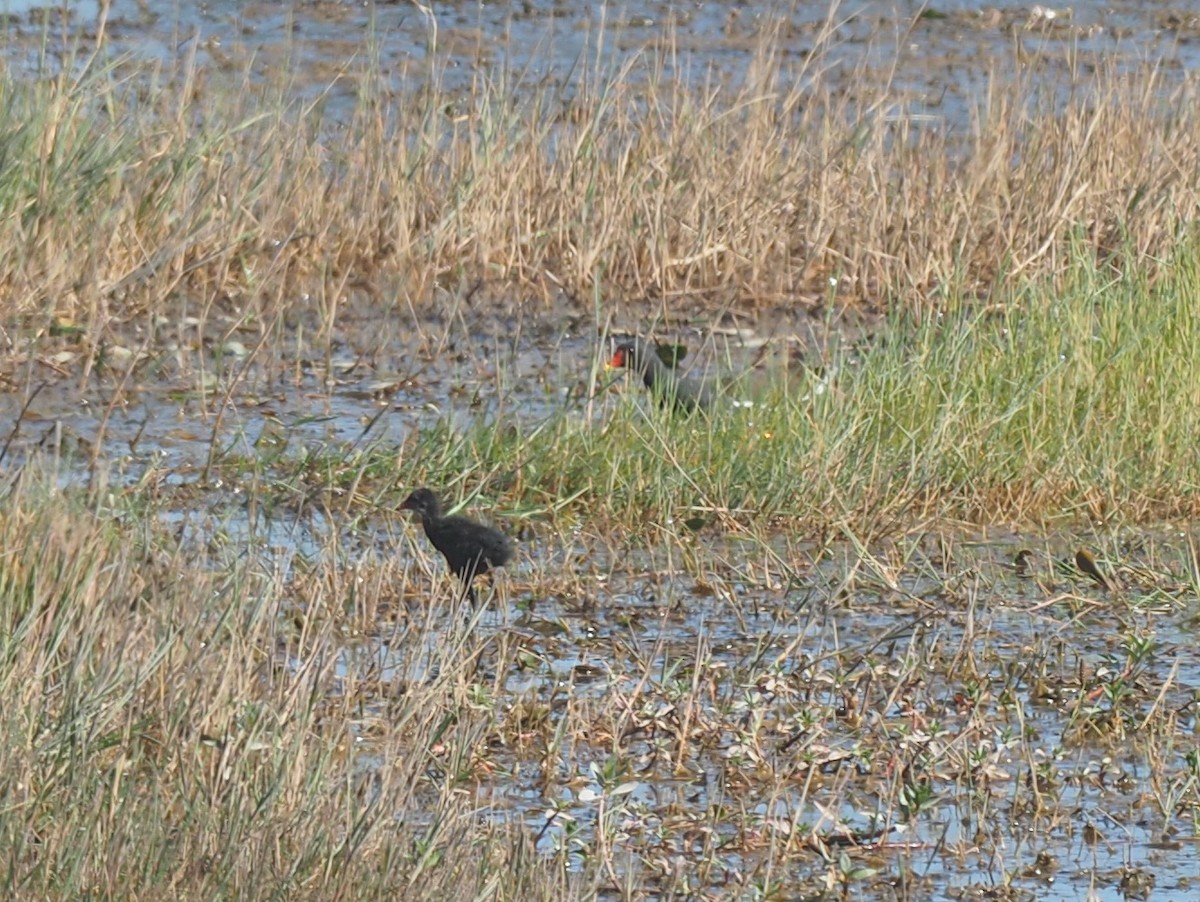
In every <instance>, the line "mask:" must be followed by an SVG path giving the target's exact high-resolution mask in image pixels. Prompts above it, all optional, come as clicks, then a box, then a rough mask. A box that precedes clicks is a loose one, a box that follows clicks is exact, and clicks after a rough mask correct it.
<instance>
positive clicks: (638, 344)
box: [608, 338, 713, 413]
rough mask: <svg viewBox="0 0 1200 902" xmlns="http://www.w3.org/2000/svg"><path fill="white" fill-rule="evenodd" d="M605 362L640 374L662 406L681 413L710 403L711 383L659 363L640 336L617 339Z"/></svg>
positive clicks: (711, 394)
mask: <svg viewBox="0 0 1200 902" xmlns="http://www.w3.org/2000/svg"><path fill="white" fill-rule="evenodd" d="M608 365H609V366H611V367H617V368H619V367H624V368H625V369H630V370H633V371H634V372H635V373H637V374H638V375H639V376H641V377H642V382H643V383H644V384H645V386H646V388H648V389H649V390H650V394H651V395H652V396H653V397H654V399H655V400H656V401H658V403H659V404H661V405H662V406H663V407H667V408H672V409H674V410H678V411H681V412H684V413H690V412H692V411H693V410H696V409H697V408H699V409H700V410H708V409H709V408H710V407H712V403H713V389H712V386H711V385H708V384H706V383H705V382H702V381H701V380H699V379H696V378H695V377H692V376H684V375H681V374H679V373H677V372H676V371H675V370H674V369H672V368H671V367H669V366H667V365H666V364H665V363H663V361H662V360H661V359H659V356H658V354H657V353H655V351H654V349H653V348H652V347H651V346H650V345H648V344H647V343H646V342H644V341H642V340H641V339H640V338H626V339H623V340H622V341H620V342H618V344H617V346H616V347H615V348H614V349H613V355H612V359H611V360H609V362H608Z"/></svg>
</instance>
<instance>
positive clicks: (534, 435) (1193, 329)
mask: <svg viewBox="0 0 1200 902" xmlns="http://www.w3.org/2000/svg"><path fill="white" fill-rule="evenodd" d="M1194 261H1195V257H1194V255H1193V253H1192V252H1191V250H1190V249H1188V248H1186V247H1185V248H1181V249H1180V251H1179V253H1178V254H1177V256H1176V258H1175V260H1174V262H1173V263H1172V264H1171V265H1170V266H1169V267H1168V268H1167V271H1168V272H1169V273H1170V275H1166V276H1163V277H1161V278H1157V279H1154V280H1151V279H1149V278H1147V276H1146V274H1145V273H1139V272H1131V273H1129V274H1128V275H1124V276H1115V277H1114V276H1111V275H1110V274H1109V272H1108V271H1107V270H1102V269H1098V268H1096V267H1094V266H1091V265H1089V263H1088V261H1087V259H1086V257H1083V256H1081V258H1080V259H1079V260H1077V265H1076V266H1075V268H1074V269H1073V270H1072V271H1073V272H1074V274H1075V275H1074V278H1073V280H1072V281H1071V282H1070V283H1069V284H1060V283H1059V282H1058V281H1057V280H1049V279H1045V280H1030V281H1027V282H1024V283H1022V284H1021V285H1019V286H1017V287H1015V288H1014V289H1013V290H1011V291H1006V292H1005V293H1004V294H1003V296H1002V297H997V298H996V299H995V300H994V302H993V303H992V304H990V305H988V306H986V307H979V306H974V305H964V306H961V307H959V308H957V311H956V312H951V313H946V314H936V313H917V314H912V313H909V312H898V313H897V314H896V315H894V316H892V317H891V318H890V319H889V320H888V322H887V323H886V324H885V325H884V326H883V328H881V329H880V331H879V332H878V333H877V334H876V335H875V336H873V338H872V340H871V341H870V342H869V343H867V344H865V345H864V346H862V347H860V348H858V349H856V350H854V351H841V352H838V353H837V354H836V355H835V357H834V359H831V360H830V361H829V366H828V367H827V369H826V371H825V372H826V373H828V375H816V374H814V373H811V372H808V371H801V372H797V371H795V369H794V368H789V367H788V366H787V365H782V366H777V367H775V368H773V369H772V370H771V371H770V372H769V373H768V377H767V379H766V380H765V383H766V385H765V387H764V388H762V389H761V394H760V396H759V397H757V399H756V401H757V403H756V405H755V406H754V407H752V408H749V409H746V408H742V407H737V406H734V405H732V404H720V403H718V405H717V406H716V408H715V409H714V411H712V413H711V414H710V415H707V416H705V415H704V414H699V415H696V416H691V417H687V416H678V415H672V414H671V413H670V412H667V411H663V410H660V409H659V408H658V407H656V406H654V405H653V403H652V402H651V401H650V399H649V398H648V397H646V396H644V395H643V393H642V391H641V386H640V385H635V384H630V385H628V386H626V388H627V389H628V393H627V394H626V395H621V396H615V397H614V399H613V400H611V401H610V400H609V396H606V397H605V399H604V401H603V404H602V408H601V413H600V417H599V419H598V420H595V421H591V420H588V419H587V418H585V417H581V416H580V415H579V414H578V413H577V412H573V411H571V410H568V411H567V412H565V413H563V414H561V415H559V416H556V417H552V418H550V419H549V420H545V421H541V422H538V423H537V424H536V425H534V426H528V425H525V426H523V425H522V424H521V422H520V421H519V420H511V419H505V420H503V421H501V423H500V424H499V425H497V424H492V423H489V424H487V425H481V426H479V427H476V428H475V430H474V431H471V430H468V431H466V432H462V431H456V430H454V429H451V428H450V427H449V426H448V425H447V424H446V423H442V424H441V426H439V428H438V430H437V431H436V432H435V433H428V434H426V435H425V436H424V438H422V439H421V440H420V442H419V443H418V444H415V445H410V446H407V447H405V448H403V449H401V452H400V455H399V457H398V458H397V459H396V460H397V461H398V462H399V463H400V464H401V465H402V466H403V467H404V469H405V471H406V476H408V475H409V474H412V473H413V471H414V469H415V470H416V472H417V474H418V475H416V476H413V477H412V478H413V479H415V480H416V481H418V482H424V481H429V482H432V483H434V484H449V483H453V482H455V481H457V480H458V479H460V478H464V477H465V476H466V474H471V476H470V478H469V479H468V482H469V483H471V484H472V485H474V484H477V483H483V484H486V485H487V486H488V487H489V491H492V492H496V493H501V494H503V493H508V494H511V495H515V496H518V497H521V498H523V499H524V500H525V501H526V502H533V503H534V504H540V505H544V506H551V505H554V504H555V502H556V501H557V500H560V499H572V500H573V502H574V503H575V505H576V506H577V507H578V509H579V510H580V511H581V512H584V511H586V514H587V515H588V516H601V517H607V518H613V519H617V520H620V521H622V522H624V523H627V524H629V525H630V526H632V527H633V528H635V529H636V528H638V527H639V526H649V525H651V524H652V523H657V524H659V525H661V524H663V523H665V522H667V521H669V520H673V519H690V518H692V517H694V516H697V515H699V516H701V517H709V518H711V517H713V516H717V515H728V516H731V517H733V518H735V519H741V520H743V521H745V520H758V521H762V522H769V521H771V520H774V519H776V518H782V519H784V520H787V521H789V522H790V523H792V524H803V525H804V527H805V528H809V529H813V530H815V531H822V530H823V529H824V528H826V527H829V526H837V525H839V524H857V525H858V526H861V525H864V524H870V527H869V530H870V529H885V530H886V529H897V528H901V527H904V526H906V525H911V523H912V520H913V518H914V517H915V518H924V517H949V518H958V519H963V518H965V519H968V520H972V521H982V522H998V521H1004V520H1010V519H1012V520H1020V521H1028V520H1043V519H1055V518H1057V517H1059V516H1090V517H1098V518H1102V519H1103V518H1106V517H1108V516H1114V517H1117V518H1118V519H1127V520H1131V521H1144V520H1148V519H1154V518H1158V517H1164V516H1165V517H1171V516H1182V515H1187V514H1190V513H1192V512H1194V511H1195V509H1196V493H1195V488H1196V486H1197V485H1200V470H1197V463H1196V461H1195V459H1194V455H1189V454H1186V453H1181V451H1180V449H1183V448H1187V447H1189V446H1190V442H1191V438H1192V437H1193V436H1194V435H1196V434H1197V432H1198V430H1200V415H1198V414H1197V410H1200V404H1198V403H1197V402H1198V401H1200V398H1198V397H1197V392H1198V389H1197V385H1200V352H1198V351H1197V348H1198V347H1200V344H1198V343H1197V339H1200V313H1198V312H1197V311H1200V297H1197V295H1196V287H1195V286H1196V284H1197V282H1196V271H1195V262H1194ZM738 390H741V387H735V389H733V391H735V392H736V391H738ZM438 436H441V437H440V438H438ZM856 528H857V527H856Z"/></svg>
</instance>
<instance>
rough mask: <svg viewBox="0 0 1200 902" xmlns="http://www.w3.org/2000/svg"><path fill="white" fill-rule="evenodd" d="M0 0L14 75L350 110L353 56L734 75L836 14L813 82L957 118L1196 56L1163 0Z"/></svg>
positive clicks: (444, 68) (526, 79) (918, 118)
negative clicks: (291, 98)
mask: <svg viewBox="0 0 1200 902" xmlns="http://www.w3.org/2000/svg"><path fill="white" fill-rule="evenodd" d="M5 8H6V9H7V10H8V13H9V15H8V19H7V28H6V34H7V42H8V46H7V48H5V50H4V53H5V55H6V56H7V58H8V59H9V61H10V63H11V64H14V68H13V69H11V70H10V71H16V72H21V71H25V72H27V73H29V74H37V73H39V72H41V71H44V69H45V68H46V67H50V68H51V69H53V68H54V67H55V66H57V65H59V64H60V63H61V61H62V60H64V59H69V58H70V57H71V53H72V50H75V49H79V50H82V51H83V53H84V55H86V53H87V52H89V51H90V49H91V47H90V46H89V42H94V41H95V39H96V37H97V35H98V34H101V33H102V34H103V36H104V40H105V42H106V46H107V47H108V49H109V50H110V51H111V52H112V53H113V54H114V55H119V54H130V55H131V56H132V57H134V58H140V59H146V60H158V61H164V62H166V61H172V60H175V59H177V58H181V57H186V56H188V55H190V54H193V53H194V54H196V58H197V61H198V63H199V64H200V65H201V66H202V67H204V68H207V69H211V70H213V71H217V72H221V71H223V72H227V73H230V74H234V75H237V74H240V72H241V71H242V70H243V68H244V67H246V66H247V65H249V68H250V69H251V71H252V72H254V73H256V74H257V75H258V76H259V77H263V78H265V77H267V76H269V75H271V74H272V73H276V74H277V73H278V72H279V71H280V70H281V68H282V67H285V66H290V67H293V68H294V70H295V71H296V72H298V73H299V75H300V77H299V78H298V79H297V80H296V82H295V83H294V85H293V90H294V91H295V92H297V93H298V94H299V95H301V96H305V97H308V98H315V97H318V96H321V97H324V98H325V99H326V102H327V103H328V104H329V107H330V109H331V110H333V111H337V110H340V111H341V112H342V113H343V114H344V113H347V112H348V111H349V109H350V108H352V107H353V104H354V102H355V99H356V96H357V94H356V92H357V89H358V85H357V80H358V78H357V73H359V72H361V71H362V70H363V69H364V68H365V69H368V70H370V71H371V72H373V73H374V74H375V76H376V77H379V78H381V79H382V80H383V83H384V86H385V89H386V90H388V91H401V92H402V91H408V90H412V89H414V88H416V87H418V86H419V85H421V84H423V83H425V82H427V81H428V79H429V77H430V74H431V70H430V65H431V63H432V64H434V66H435V70H436V73H437V75H436V77H437V78H438V80H439V82H440V83H441V84H442V85H443V87H445V88H447V89H450V90H454V89H458V88H466V87H467V86H468V85H469V84H470V82H471V80H472V79H473V78H476V77H479V76H481V75H482V76H485V77H487V78H488V79H489V80H495V79H497V78H500V77H501V73H507V74H506V75H504V76H503V77H505V78H506V79H508V80H510V81H513V80H516V81H519V82H521V83H524V84H526V85H533V84H536V83H538V82H539V81H542V80H544V79H550V80H552V81H558V82H560V83H565V82H567V81H570V80H573V79H576V78H578V76H579V73H580V72H581V71H582V69H586V70H587V71H589V72H593V73H599V74H602V73H605V72H616V71H617V70H619V69H620V68H621V67H622V66H623V65H624V64H626V63H627V62H628V61H629V60H630V59H631V58H633V57H634V56H635V55H637V54H639V53H641V52H642V51H643V50H644V48H646V47H656V48H659V49H663V50H669V51H670V52H669V54H667V56H666V59H665V65H666V69H665V70H664V71H663V72H662V75H663V76H664V77H665V78H667V79H675V78H678V79H683V80H690V81H693V82H695V83H697V84H699V83H702V82H707V83H717V84H719V83H722V82H733V83H736V82H738V81H740V80H741V79H742V78H743V77H744V75H745V73H746V72H747V70H748V68H749V67H750V66H751V65H752V62H753V59H754V51H755V48H756V46H757V45H758V43H759V41H760V36H761V34H762V33H763V32H764V31H767V30H772V29H778V31H779V33H780V34H781V35H782V36H783V41H782V48H783V53H784V55H785V60H784V63H785V65H793V66H795V65H799V64H800V63H802V62H803V60H804V59H805V57H806V56H807V55H808V54H809V53H810V52H811V51H812V50H813V49H814V47H816V46H817V45H818V43H819V35H820V34H821V32H822V30H823V29H825V28H826V27H829V28H830V29H832V39H831V47H832V52H831V56H830V57H829V58H828V61H829V65H828V67H827V69H826V71H825V74H824V78H825V79H826V80H827V81H828V82H829V83H830V84H831V85H833V86H835V88H836V87H837V86H840V88H841V89H842V90H846V91H849V92H851V93H853V92H854V91H857V90H859V89H861V88H862V87H863V86H864V85H866V86H871V85H872V83H873V82H874V83H875V84H884V83H889V82H890V83H891V84H892V86H893V88H894V89H895V97H896V98H897V110H896V115H897V116H904V117H907V118H908V119H910V121H913V122H916V123H921V124H949V125H950V126H953V127H963V126H968V125H969V124H970V116H971V113H972V110H974V109H975V107H976V104H977V101H978V99H979V97H980V96H981V94H982V92H984V91H986V90H987V88H988V85H989V83H990V81H991V80H992V79H993V78H1001V79H1004V78H1010V77H1013V75H1014V74H1015V73H1017V72H1018V71H1022V70H1023V71H1025V73H1026V74H1031V73H1032V75H1033V78H1032V82H1033V84H1034V85H1037V84H1039V83H1049V82H1052V81H1055V80H1057V79H1059V78H1062V77H1063V76H1069V77H1068V78H1066V83H1067V84H1072V83H1074V84H1083V85H1086V84H1087V81H1088V79H1089V77H1090V75H1091V73H1092V72H1094V71H1095V70H1096V69H1098V68H1102V67H1115V68H1116V69H1117V70H1122V69H1129V68H1132V67H1140V66H1144V65H1155V66H1158V67H1159V68H1160V70H1161V75H1162V77H1163V79H1164V84H1165V85H1166V86H1169V85H1170V84H1171V83H1172V82H1173V81H1175V80H1176V79H1178V78H1180V77H1181V76H1182V74H1183V73H1185V72H1186V71H1188V70H1190V69H1194V68H1195V67H1196V66H1197V65H1198V64H1200V18H1198V16H1197V13H1196V12H1195V10H1194V9H1191V8H1190V6H1189V5H1188V4H1183V3H1179V2H1172V0H1147V2H1138V0H1115V2H1113V0H1107V2H1099V0H1076V2H1073V3H1071V4H1069V5H1067V4H1029V3H1024V2H1017V0H997V2H992V3H987V4H980V3H973V2H967V0H944V2H940V3H932V4H931V3H926V2H920V0H902V2H896V0H891V2H888V0H860V2H855V3H842V4H835V5H834V6H833V7H832V8H831V7H829V6H827V5H825V4H821V3H793V4H775V5H770V4H768V5H766V6H762V7H759V6H747V5H734V6H730V5H728V4H724V3H711V2H700V3H695V2H692V3H670V2H657V3H656V2H641V3H633V2H631V3H622V4H595V5H580V4H571V3H564V2H561V0H526V2H524V3H522V4H520V5H519V6H515V5H512V4H505V3H467V2H459V3H442V4H432V5H431V6H429V7H422V6H420V5H418V4H415V3H373V4H354V3H338V2H333V3H306V2H305V3H302V2H258V3H240V2H234V0H214V2H210V3H205V4H184V3H179V2H157V3H139V2H137V0H115V2H114V3H112V5H111V8H110V12H109V13H108V16H107V18H106V19H105V20H103V28H102V29H101V20H100V19H99V18H98V17H99V15H100V9H101V8H102V6H101V5H100V4H99V3H97V2H92V0H83V2H75V3H71V4H69V5H65V6H64V5H60V4H49V5H47V4H40V3H36V2H9V3H8V4H6V6H5ZM423 10H427V11H429V12H431V13H432V16H431V15H427V14H426V13H425V12H423ZM826 23H829V24H828V26H827V24H826ZM44 32H45V33H46V35H47V36H48V41H47V42H46V49H47V51H48V52H47V53H45V54H43V52H42V48H43V33H44ZM81 37H82V41H81V42H80V38H81ZM430 48H433V50H432V52H430ZM368 61H369V62H368ZM635 71H636V70H635ZM873 90H874V87H873V86H872V87H871V88H870V90H868V91H867V94H868V95H870V94H871V93H872V91H873Z"/></svg>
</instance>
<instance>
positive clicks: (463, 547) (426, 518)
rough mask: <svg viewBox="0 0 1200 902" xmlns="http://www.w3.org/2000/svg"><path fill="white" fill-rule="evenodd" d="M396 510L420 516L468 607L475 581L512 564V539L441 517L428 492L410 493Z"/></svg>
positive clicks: (439, 505)
mask: <svg viewBox="0 0 1200 902" xmlns="http://www.w3.org/2000/svg"><path fill="white" fill-rule="evenodd" d="M400 510H402V511H413V512H415V513H418V514H420V515H421V525H422V526H424V527H425V535H426V536H428V537H429V541H430V542H432V543H433V547H434V548H436V549H437V550H438V551H440V552H441V553H442V556H443V557H445V558H446V563H447V564H449V565H450V569H451V570H453V571H454V575H455V576H457V577H458V578H459V579H460V580H462V583H463V586H464V587H465V588H466V590H467V598H469V599H470V600H471V603H472V604H474V603H475V588H474V586H472V585H471V583H472V582H473V581H474V579H475V577H477V576H479V575H481V574H483V573H487V572H488V571H489V570H491V569H492V568H493V567H503V566H504V565H505V564H507V563H508V562H509V561H510V560H512V556H513V543H512V539H510V538H509V537H508V536H506V535H505V534H504V533H502V532H500V530H498V529H493V528H492V527H490V526H484V525H483V524H482V523H476V522H475V521H474V520H468V519H467V518H466V517H457V516H456V517H443V516H442V503H441V502H440V501H439V500H438V496H437V495H435V494H434V493H433V492H432V491H431V490H430V489H417V490H416V491H414V492H413V493H412V494H411V495H409V496H408V497H407V498H405V499H404V503H403V504H401V505H400Z"/></svg>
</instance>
